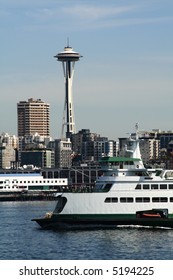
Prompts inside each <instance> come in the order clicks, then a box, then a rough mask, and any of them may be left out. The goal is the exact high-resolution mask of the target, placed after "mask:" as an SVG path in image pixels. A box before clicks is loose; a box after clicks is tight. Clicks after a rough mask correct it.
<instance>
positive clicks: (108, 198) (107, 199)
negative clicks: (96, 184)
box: [105, 197, 118, 203]
mask: <svg viewBox="0 0 173 280" xmlns="http://www.w3.org/2000/svg"><path fill="white" fill-rule="evenodd" d="M105 202H106V203H111V202H113V203H116V202H118V198H117V197H106V199H105Z"/></svg>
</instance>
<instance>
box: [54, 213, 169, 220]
mask: <svg viewBox="0 0 173 280" xmlns="http://www.w3.org/2000/svg"><path fill="white" fill-rule="evenodd" d="M51 218H52V219H53V220H57V219H58V220H59V221H65V220H73V221H77V220H79V221H81V220H85V221H87V220H90V221H95V220H96V221H100V222H102V221H112V220H114V219H116V220H128V219H134V218H136V214H56V213H53V215H52V217H51ZM168 218H173V213H171V214H168Z"/></svg>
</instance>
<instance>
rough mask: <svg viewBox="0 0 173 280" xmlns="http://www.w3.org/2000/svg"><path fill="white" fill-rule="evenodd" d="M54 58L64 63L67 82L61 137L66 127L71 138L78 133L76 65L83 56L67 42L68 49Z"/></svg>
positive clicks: (65, 80)
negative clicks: (74, 99)
mask: <svg viewBox="0 0 173 280" xmlns="http://www.w3.org/2000/svg"><path fill="white" fill-rule="evenodd" d="M54 57H55V58H56V59H57V61H61V62H62V66H63V73H64V82H65V102H64V111H63V121H62V132H61V137H62V138H63V135H64V126H67V130H66V138H71V135H72V134H74V133H76V130H75V118H74V109H73V96H72V85H73V76H74V65H75V62H76V61H78V60H79V59H80V57H82V56H81V55H80V54H79V53H78V52H75V51H73V49H72V48H71V47H70V46H69V42H67V47H65V48H64V51H62V52H60V53H58V54H57V55H55V56H54Z"/></svg>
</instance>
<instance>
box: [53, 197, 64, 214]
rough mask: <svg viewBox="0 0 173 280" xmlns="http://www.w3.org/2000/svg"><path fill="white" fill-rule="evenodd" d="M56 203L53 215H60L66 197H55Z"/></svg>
mask: <svg viewBox="0 0 173 280" xmlns="http://www.w3.org/2000/svg"><path fill="white" fill-rule="evenodd" d="M57 199H58V201H57V205H56V207H55V210H54V213H61V212H62V210H63V208H64V206H65V204H66V203H67V198H66V197H61V195H59V196H58V197H57Z"/></svg>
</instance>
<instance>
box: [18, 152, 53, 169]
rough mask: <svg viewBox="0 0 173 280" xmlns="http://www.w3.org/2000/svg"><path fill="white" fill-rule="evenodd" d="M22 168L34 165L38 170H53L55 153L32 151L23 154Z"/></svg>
mask: <svg viewBox="0 0 173 280" xmlns="http://www.w3.org/2000/svg"><path fill="white" fill-rule="evenodd" d="M20 157H21V166H25V165H26V166H28V165H33V166H34V167H37V168H53V167H54V165H55V163H54V152H53V151H52V150H48V149H44V148H43V149H34V150H33V149H32V150H25V151H22V152H21V155H20Z"/></svg>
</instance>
